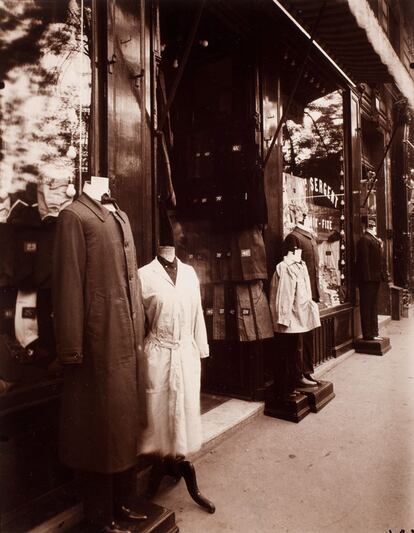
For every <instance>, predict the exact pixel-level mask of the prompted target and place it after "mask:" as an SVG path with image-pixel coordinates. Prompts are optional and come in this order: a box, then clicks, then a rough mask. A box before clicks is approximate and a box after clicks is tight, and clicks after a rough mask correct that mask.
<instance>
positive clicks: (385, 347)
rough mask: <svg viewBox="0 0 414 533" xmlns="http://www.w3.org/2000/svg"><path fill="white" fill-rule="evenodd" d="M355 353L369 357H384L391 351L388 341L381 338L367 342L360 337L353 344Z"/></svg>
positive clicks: (386, 338) (385, 338)
mask: <svg viewBox="0 0 414 533" xmlns="http://www.w3.org/2000/svg"><path fill="white" fill-rule="evenodd" d="M354 348H355V351H356V352H358V353H367V354H370V355H384V354H385V353H387V352H388V351H389V350H391V344H390V339H389V338H388V337H383V338H382V339H381V340H373V341H367V340H365V339H363V338H362V337H360V338H359V339H357V340H356V341H355V342H354Z"/></svg>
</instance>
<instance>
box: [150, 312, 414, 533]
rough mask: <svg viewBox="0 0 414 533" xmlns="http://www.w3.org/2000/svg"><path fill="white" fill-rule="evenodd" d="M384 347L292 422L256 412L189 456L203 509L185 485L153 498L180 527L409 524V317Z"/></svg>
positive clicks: (349, 367)
mask: <svg viewBox="0 0 414 533" xmlns="http://www.w3.org/2000/svg"><path fill="white" fill-rule="evenodd" d="M382 333H383V334H385V335H388V336H390V337H391V344H392V350H391V351H390V352H388V353H387V354H386V355H384V356H383V357H378V356H372V355H364V354H353V355H351V356H350V357H348V358H347V359H346V360H345V361H343V362H342V364H340V365H338V366H336V367H334V368H332V369H331V370H330V371H329V372H328V373H327V374H325V375H324V378H325V379H328V380H330V381H332V382H333V383H334V386H335V393H336V398H335V399H334V400H333V401H332V402H331V403H330V404H329V405H328V406H327V407H325V408H324V409H323V410H322V411H321V412H319V413H318V414H310V415H308V416H307V417H306V418H305V419H304V420H303V421H302V422H300V423H299V424H294V423H292V422H285V421H283V420H278V419H273V418H269V417H265V416H264V415H262V414H261V413H259V414H258V415H257V416H256V417H255V418H252V419H251V421H250V422H249V423H248V424H245V425H244V426H243V427H242V428H241V429H239V430H238V431H237V432H235V433H233V434H232V435H231V436H230V437H229V438H228V439H227V440H225V441H223V442H221V443H220V444H218V445H217V446H215V447H213V448H212V449H211V450H210V451H209V452H208V453H207V454H205V455H204V456H202V457H200V458H199V459H198V460H196V463H195V464H196V468H197V475H198V480H199V485H200V488H201V490H202V492H203V493H204V494H205V495H206V496H207V497H208V498H210V499H212V500H213V501H214V503H215V504H216V508H217V511H216V513H215V514H214V515H209V514H208V513H206V512H205V511H203V510H202V509H201V508H199V507H198V506H197V505H195V504H194V502H193V501H192V500H191V499H190V497H189V495H188V494H187V492H186V489H185V485H184V483H182V482H180V483H179V484H178V485H177V486H172V485H167V486H164V489H163V491H161V493H160V495H159V497H158V498H157V500H156V502H157V503H160V504H162V505H165V506H166V507H168V508H170V509H172V510H174V511H175V512H176V520H177V525H178V526H179V528H180V532H181V533H216V532H217V533H222V532H230V531H234V532H237V533H268V532H289V533H337V532H338V533H339V532H346V533H348V532H358V533H371V532H372V533H374V532H375V533H377V532H379V533H381V532H384V533H388V531H389V530H391V531H392V532H395V531H396V532H398V533H399V532H400V531H401V530H402V529H405V530H406V531H410V529H411V528H413V529H414V505H413V503H412V502H413V501H414V387H413V386H414V317H411V318H408V319H403V320H401V321H399V322H391V323H390V324H388V325H387V326H386V327H385V328H384V329H383V331H382Z"/></svg>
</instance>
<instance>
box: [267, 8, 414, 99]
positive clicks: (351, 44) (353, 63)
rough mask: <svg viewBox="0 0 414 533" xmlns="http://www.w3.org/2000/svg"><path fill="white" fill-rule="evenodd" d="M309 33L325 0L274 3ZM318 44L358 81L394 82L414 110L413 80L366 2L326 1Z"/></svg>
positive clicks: (318, 33) (318, 29)
mask: <svg viewBox="0 0 414 533" xmlns="http://www.w3.org/2000/svg"><path fill="white" fill-rule="evenodd" d="M272 1H273V3H274V4H276V5H278V6H279V8H282V9H285V10H287V11H288V12H289V13H290V15H291V16H292V17H293V18H294V19H295V20H296V21H297V22H298V23H299V24H300V25H301V26H302V27H303V28H304V29H305V30H306V31H307V32H308V33H311V32H312V28H313V26H314V24H315V21H316V19H317V16H318V13H319V10H320V8H321V5H322V4H323V0H272ZM315 40H316V42H317V43H318V44H319V45H320V46H321V47H322V49H323V50H325V51H326V52H327V53H328V54H329V56H330V57H331V58H332V59H333V60H334V61H335V62H336V63H337V64H338V66H339V67H340V68H341V69H342V70H343V71H344V72H345V73H346V74H347V75H348V76H349V77H350V78H351V79H352V80H354V81H355V82H357V83H360V82H366V83H387V82H392V81H395V83H396V84H397V86H398V88H399V89H400V91H401V92H402V93H403V95H404V96H405V97H406V98H407V99H408V101H409V103H410V105H411V107H413V108H414V81H413V79H412V78H411V77H410V75H409V73H408V71H407V70H406V68H405V67H404V65H403V64H402V62H401V61H400V59H399V57H398V56H397V54H396V53H395V51H394V49H393V47H392V46H391V44H390V42H389V40H388V37H387V36H386V35H385V33H384V30H383V29H382V27H381V26H380V24H379V22H378V20H377V18H376V17H375V15H374V13H373V12H372V10H371V8H370V7H369V4H368V2H367V0H327V2H326V5H325V8H324V10H323V14H322V17H321V19H320V22H319V25H318V28H317V31H316V39H315Z"/></svg>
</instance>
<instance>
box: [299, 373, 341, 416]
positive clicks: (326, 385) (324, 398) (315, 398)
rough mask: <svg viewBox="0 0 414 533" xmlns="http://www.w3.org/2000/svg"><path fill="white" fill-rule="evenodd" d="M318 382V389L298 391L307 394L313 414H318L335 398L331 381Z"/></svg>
mask: <svg viewBox="0 0 414 533" xmlns="http://www.w3.org/2000/svg"><path fill="white" fill-rule="evenodd" d="M318 381H319V383H320V385H318V387H317V388H316V389H306V388H304V389H301V388H298V389H297V390H298V391H299V392H300V393H301V394H305V395H306V396H307V397H308V401H309V406H310V410H311V411H312V413H317V412H318V411H320V410H321V409H322V408H323V407H325V405H327V404H328V403H329V402H330V401H331V400H333V399H334V398H335V393H334V389H333V383H331V382H330V381H321V380H318Z"/></svg>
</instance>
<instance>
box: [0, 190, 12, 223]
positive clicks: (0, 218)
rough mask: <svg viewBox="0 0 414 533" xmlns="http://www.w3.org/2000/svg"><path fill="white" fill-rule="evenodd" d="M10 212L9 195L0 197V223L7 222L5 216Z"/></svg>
mask: <svg viewBox="0 0 414 533" xmlns="http://www.w3.org/2000/svg"><path fill="white" fill-rule="evenodd" d="M9 213H10V197H9V196H6V198H1V197H0V223H4V222H7V217H8V216H9Z"/></svg>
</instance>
